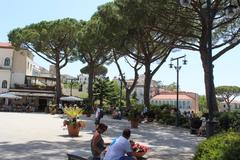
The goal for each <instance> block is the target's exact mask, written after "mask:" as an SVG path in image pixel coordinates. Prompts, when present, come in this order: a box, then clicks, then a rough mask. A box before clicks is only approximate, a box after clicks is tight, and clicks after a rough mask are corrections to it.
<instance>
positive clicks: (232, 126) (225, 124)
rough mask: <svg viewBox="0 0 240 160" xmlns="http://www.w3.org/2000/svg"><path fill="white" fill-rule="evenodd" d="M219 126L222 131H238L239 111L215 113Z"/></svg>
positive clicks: (239, 124) (239, 129) (239, 127)
mask: <svg viewBox="0 0 240 160" xmlns="http://www.w3.org/2000/svg"><path fill="white" fill-rule="evenodd" d="M216 117H217V119H218V120H219V123H220V124H219V125H220V128H221V129H222V130H224V131H228V130H232V131H240V112H239V111H234V112H222V113H218V114H217V115H216Z"/></svg>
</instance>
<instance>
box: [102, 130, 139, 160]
mask: <svg viewBox="0 0 240 160" xmlns="http://www.w3.org/2000/svg"><path fill="white" fill-rule="evenodd" d="M130 136H131V131H130V129H124V130H123V132H122V136H120V137H119V138H117V139H116V140H115V141H113V142H112V144H110V146H109V147H108V149H107V152H106V154H105V156H104V159H103V160H136V158H135V157H134V153H133V150H132V147H131V144H130V142H129V141H128V140H129V138H130ZM125 154H126V155H125Z"/></svg>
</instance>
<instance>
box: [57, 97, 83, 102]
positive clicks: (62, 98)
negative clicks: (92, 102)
mask: <svg viewBox="0 0 240 160" xmlns="http://www.w3.org/2000/svg"><path fill="white" fill-rule="evenodd" d="M60 100H61V101H70V102H74V101H82V99H81V98H78V97H74V96H69V97H61V98H60Z"/></svg>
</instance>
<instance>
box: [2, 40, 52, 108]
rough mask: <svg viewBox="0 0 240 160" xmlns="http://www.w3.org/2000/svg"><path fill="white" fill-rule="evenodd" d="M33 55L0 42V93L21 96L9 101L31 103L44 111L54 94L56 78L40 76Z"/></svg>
mask: <svg viewBox="0 0 240 160" xmlns="http://www.w3.org/2000/svg"><path fill="white" fill-rule="evenodd" d="M33 57H34V56H33V54H32V53H31V52H30V51H28V50H26V49H20V50H18V51H16V50H14V48H13V47H12V45H11V44H10V43H0V93H3V92H11V93H13V94H15V95H18V96H22V97H23V98H22V99H21V100H19V101H17V102H14V100H13V102H11V103H14V104H15V105H17V103H19V104H20V103H21V104H25V103H28V104H33V105H35V106H34V107H36V108H37V110H38V111H44V109H45V107H46V106H47V103H48V101H49V100H51V99H52V98H53V97H54V96H55V81H56V78H49V77H40V76H39V75H40V73H39V71H41V69H40V70H39V68H38V69H37V67H36V64H35V63H34V62H33ZM0 107H1V106H0ZM10 107H12V106H10ZM9 110H10V109H9ZM11 110H12V109H11Z"/></svg>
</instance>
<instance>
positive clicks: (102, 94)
mask: <svg viewBox="0 0 240 160" xmlns="http://www.w3.org/2000/svg"><path fill="white" fill-rule="evenodd" d="M93 94H94V97H95V100H99V101H100V105H102V104H103V101H108V102H111V103H113V104H114V103H115V104H116V100H117V93H116V92H115V91H114V82H113V81H109V79H106V78H97V79H96V80H95V83H94V86H93Z"/></svg>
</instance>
